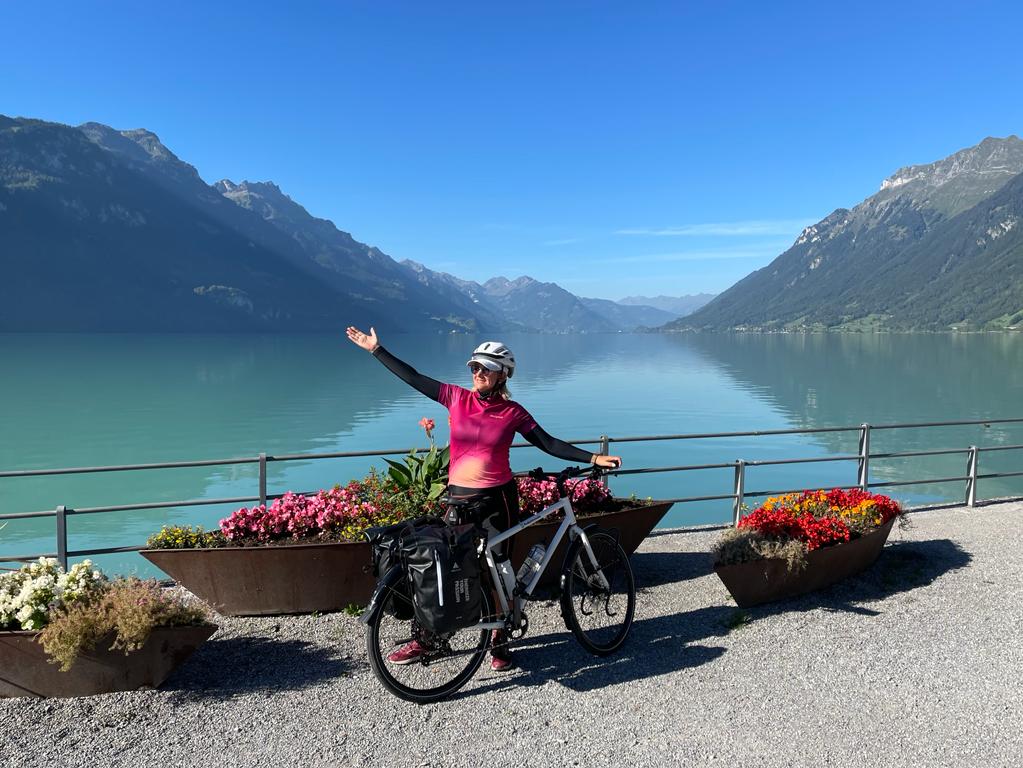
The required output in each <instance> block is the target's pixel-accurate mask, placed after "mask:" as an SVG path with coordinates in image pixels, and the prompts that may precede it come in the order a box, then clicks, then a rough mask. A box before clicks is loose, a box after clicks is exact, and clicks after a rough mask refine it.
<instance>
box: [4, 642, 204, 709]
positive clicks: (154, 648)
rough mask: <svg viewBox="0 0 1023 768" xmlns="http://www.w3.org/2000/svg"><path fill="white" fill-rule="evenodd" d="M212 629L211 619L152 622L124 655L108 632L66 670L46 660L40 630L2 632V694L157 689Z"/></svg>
mask: <svg viewBox="0 0 1023 768" xmlns="http://www.w3.org/2000/svg"><path fill="white" fill-rule="evenodd" d="M216 631H217V627H216V626H214V625H213V624H200V625H193V626H176V627H156V628H155V629H153V631H152V632H151V633H150V635H149V639H148V640H146V642H145V644H144V645H143V646H142V647H141V648H139V649H138V650H136V651H132V652H130V653H128V654H125V653H124V651H122V650H110V645H111V644H112V643H113V639H114V636H113V633H111V634H109V635H107V636H106V637H104V638H103V639H102V640H100V641H99V642H98V643H97V644H96V648H95V649H94V650H91V651H84V652H82V653H81V654H79V656H78V658H77V659H75V663H74V664H73V665H72V666H71V669H69V670H68V671H67V672H62V671H61V670H60V668H59V667H58V666H57V665H56V664H54V663H52V662H51V661H50V657H49V656H48V655H47V654H46V651H45V650H44V649H43V646H42V645H40V644H39V633H38V632H26V631H20V630H18V631H10V632H0V698H11V697H15V696H34V697H39V698H65V697H69V696H94V695H97V694H101V693H114V692H116V691H134V690H136V689H138V688H157V687H159V686H160V684H161V683H163V682H164V680H166V679H167V677H168V675H170V673H171V672H173V671H174V669H175V667H177V666H178V665H179V664H181V663H182V662H183V661H185V659H187V658H188V657H189V656H191V655H192V653H193V652H194V651H195V649H196V648H198V647H199V646H200V645H202V644H203V643H204V642H206V640H208V639H209V637H210V635H212V634H213V633H214V632H216Z"/></svg>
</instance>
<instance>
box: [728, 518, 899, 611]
mask: <svg viewBox="0 0 1023 768" xmlns="http://www.w3.org/2000/svg"><path fill="white" fill-rule="evenodd" d="M894 523H895V519H894V518H892V519H891V520H889V521H888V522H887V523H885V524H884V525H882V526H881V527H880V528H878V529H877V530H875V531H871V532H870V533H868V534H866V535H865V536H861V537H860V538H858V539H853V540H852V541H848V542H844V543H842V544H835V545H833V546H830V547H822V548H821V549H815V550H813V551H812V552H808V553H807V556H806V561H807V562H806V568H804V569H803V570H801V571H790V570H789V567H788V564H787V563H786V562H785V561H784V560H755V561H753V562H750V563H739V564H737V565H722V566H715V567H714V571H715V572H716V573H717V575H718V576H719V577H720V578H721V581H723V582H724V584H725V587H726V588H727V589H728V591H729V592H730V593H731V595H732V597H733V598H735V604H736V605H738V606H739V607H740V608H748V607H750V606H753V605H761V604H762V603H770V602H773V601H775V600H784V599H786V598H789V597H796V596H797V595H804V594H806V593H807V592H813V591H814V590H817V589H823V588H825V587H830V586H831V585H832V584H836V583H837V582H839V581H841V580H842V579H844V578H846V577H848V576H853V575H855V574H857V573H860V572H861V571H865V570H866V569H867V568H869V567H870V566H871V565H873V564H874V561H875V560H877V558H878V556H879V555H880V554H881V549H882V547H884V543H885V542H886V541H887V540H888V534H889V533H891V530H892V525H893V524H894Z"/></svg>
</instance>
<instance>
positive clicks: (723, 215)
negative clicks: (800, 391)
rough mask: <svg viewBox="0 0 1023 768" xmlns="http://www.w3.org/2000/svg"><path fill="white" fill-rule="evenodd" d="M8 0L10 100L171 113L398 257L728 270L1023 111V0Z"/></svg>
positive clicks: (93, 114) (12, 104)
mask: <svg viewBox="0 0 1023 768" xmlns="http://www.w3.org/2000/svg"><path fill="white" fill-rule="evenodd" d="M30 5H31V4H29V3H23V2H4V3H3V5H2V10H3V25H4V34H3V45H2V46H0V73H2V75H0V113H3V114H7V115H18V116H27V117H37V118H42V119H45V120H54V121H58V122H63V123H69V124H79V123H82V122H85V121H89V120H95V121H98V122H102V123H106V124H108V125H112V126H114V127H116V128H121V129H125V128H137V127H144V128H148V129H150V130H152V131H154V132H156V133H157V134H158V135H159V136H160V138H161V139H162V140H163V142H164V143H165V144H166V145H167V146H168V147H170V148H171V149H172V150H173V151H174V152H176V153H177V154H178V156H179V157H181V158H182V159H184V160H186V161H188V162H190V163H192V164H193V165H195V166H196V168H197V169H198V170H199V173H200V174H201V175H202V177H203V178H204V179H205V180H206V181H208V182H211V183H212V182H214V181H217V180H218V179H221V178H230V179H232V180H234V181H240V180H242V179H249V180H260V181H262V180H273V181H275V182H276V183H278V184H279V185H280V186H281V188H282V189H283V190H284V191H285V192H287V193H288V194H290V195H291V196H292V197H293V198H294V199H295V200H297V201H298V202H300V203H302V204H303V205H304V206H305V207H306V208H307V209H308V210H309V211H310V212H311V213H312V214H314V215H316V216H321V217H324V218H329V219H331V220H332V221H334V223H335V224H336V225H337V226H338V227H339V228H341V229H344V230H346V231H348V232H351V233H352V235H353V236H355V237H356V239H358V240H361V241H363V242H366V243H370V244H373V245H376V246H378V247H380V248H381V249H382V250H383V251H385V252H386V253H388V254H390V255H391V256H393V257H394V258H397V259H403V258H410V259H414V260H416V261H420V262H423V263H424V264H426V265H427V266H429V267H432V268H435V269H440V270H444V271H448V272H452V273H453V274H456V275H458V276H460V277H464V278H469V279H475V280H484V279H486V278H488V277H492V276H494V275H498V274H503V275H505V276H508V277H516V276H518V275H520V274H529V275H531V276H533V277H536V278H538V279H541V280H552V281H555V282H557V283H559V284H561V285H563V286H564V287H566V288H568V289H569V290H571V291H573V292H575V293H577V294H580V295H583V296H597V297H603V298H612V299H617V298H621V297H622V296H625V295H630V294H645V295H656V294H668V295H680V294H686V293H696V292H700V291H710V292H717V291H721V290H723V289H725V288H727V287H728V286H729V285H731V284H732V283H733V282H735V281H736V280H738V279H740V278H742V277H743V276H745V275H746V274H748V273H749V272H751V271H753V270H754V269H758V268H760V267H762V266H765V265H766V264H768V263H769V262H770V261H771V259H772V258H774V257H775V256H776V255H778V254H779V253H781V252H782V251H783V250H785V249H786V248H787V247H788V246H789V245H790V244H791V242H792V241H793V240H794V239H795V237H796V236H797V235H798V233H799V231H800V229H801V228H802V227H803V226H805V225H806V224H808V223H812V222H813V221H816V220H819V219H821V218H823V217H824V216H826V215H827V214H828V213H830V212H831V211H832V210H834V209H835V208H838V207H843V206H845V207H848V206H852V205H854V204H856V203H857V202H859V201H860V200H862V199H863V198H864V197H866V196H868V195H870V194H872V193H873V192H875V191H876V190H877V189H878V187H879V185H880V182H881V180H882V179H883V178H884V177H886V176H888V175H889V174H891V173H892V172H893V171H895V170H896V169H897V168H898V167H900V166H903V165H910V164H914V163H922V162H930V161H933V160H936V159H938V158H940V157H944V156H946V155H948V154H951V153H952V152H954V151H955V150H957V149H960V148H962V147H965V146H970V145H973V144H976V143H977V142H979V141H980V140H981V139H983V138H984V137H985V136H989V135H993V136H1006V135H1008V134H1011V133H1017V134H1019V133H1021V132H1023V99H1021V98H1020V94H1021V93H1023V66H1021V63H1020V62H1021V59H1020V58H1019V54H1018V50H1019V34H1018V33H1019V30H1020V29H1021V28H1023V25H1021V22H1023V13H1021V11H1020V5H1019V4H1018V3H1007V2H1006V3H994V2H983V1H981V2H973V3H969V4H967V3H950V4H946V3H942V2H926V3H917V2H907V3H891V2H887V3H859V4H855V5H848V4H842V5H837V4H833V3H819V2H818V3H784V2H776V3H759V4H757V3H739V2H727V1H725V2H708V3H703V4H696V3H681V2H674V3H625V2H621V3H602V2H587V3H575V2H543V3H531V2H518V3H514V4H511V3H506V4H500V5H499V4H492V3H445V2H434V3H391V2H320V3H312V2H294V3H280V2H275V3H262V2H251V1H250V2H245V3H230V2H214V3H210V2H204V3H191V2H178V3H173V4H162V5H159V6H157V5H147V4H139V3H137V2H133V3H120V2H116V3H115V2H91V3H89V2H80V1H79V2H55V3H46V4H38V7H35V8H33V7H30Z"/></svg>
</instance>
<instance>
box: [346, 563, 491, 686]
mask: <svg viewBox="0 0 1023 768" xmlns="http://www.w3.org/2000/svg"><path fill="white" fill-rule="evenodd" d="M407 578H408V577H407V576H405V575H402V576H401V578H400V580H399V581H397V582H395V583H394V585H393V586H392V588H390V589H388V590H387V592H386V594H385V595H384V596H383V598H382V600H383V604H382V605H381V608H380V610H378V611H377V612H376V615H375V616H374V617H373V619H372V620H371V621H370V623H369V625H368V626H367V627H366V651H367V654H368V656H369V665H370V668H371V669H372V670H373V674H374V675H375V676H376V678H377V680H379V681H380V682H381V684H383V686H384V687H385V688H387V690H389V691H390V692H391V693H393V694H394V695H395V696H398V697H399V698H402V699H405V700H406V701H412V702H415V703H417V704H427V703H429V702H432V701H440V700H441V699H444V698H446V697H448V696H450V695H451V694H453V693H454V692H455V691H457V690H458V689H459V688H461V687H462V686H463V685H465V684H466V683H467V682H468V681H469V679H470V678H471V677H472V676H473V675H474V674H476V670H478V669H479V668H480V665H481V664H482V663H483V658H484V656H485V655H486V653H487V648H488V647H489V640H490V631H489V630H473V629H471V628H470V629H461V630H458V631H457V632H452V633H446V634H445V635H441V636H437V635H430V633H427V632H425V630H422V629H419V628H418V625H416V623H415V619H412V620H407V621H402V620H400V619H398V618H396V617H395V614H398V615H402V614H403V613H404V614H405V615H408V614H407V611H409V610H410V609H411V601H410V599H409V594H410V592H409V591H408V589H407V587H406V585H405V584H404V582H405V581H406V579H407ZM481 597H482V615H483V616H489V615H490V598H489V596H488V595H487V590H486V588H484V589H483V592H482V595H481ZM391 601H401V602H396V603H395V604H396V605H397V606H399V610H394V607H395V606H392V605H390V604H389V603H390V602H391ZM404 603H408V605H404ZM388 609H391V610H388ZM413 639H416V640H420V641H421V642H424V644H426V645H429V646H434V647H436V648H437V655H436V656H435V657H431V658H430V661H429V663H427V664H424V663H423V662H422V661H419V660H415V661H412V662H411V663H408V664H405V665H400V666H399V665H396V664H393V663H391V662H389V661H387V656H388V655H389V654H390V653H392V652H393V651H395V650H397V649H398V648H399V647H401V646H402V645H404V644H405V643H406V642H409V641H411V640H413ZM452 641H454V643H455V647H452ZM445 649H446V650H445ZM462 659H465V660H466V661H465V663H462Z"/></svg>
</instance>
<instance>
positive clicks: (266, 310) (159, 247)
mask: <svg viewBox="0 0 1023 768" xmlns="http://www.w3.org/2000/svg"><path fill="white" fill-rule="evenodd" d="M150 136H151V134H147V133H144V132H143V133H138V134H137V136H136V138H138V139H139V141H140V142H141V143H139V142H136V141H135V140H133V138H131V137H121V138H122V139H123V141H117V142H116V148H113V149H111V148H108V147H106V146H104V145H103V144H102V143H99V142H97V141H94V140H93V138H92V137H91V136H90V135H89V133H88V132H87V131H86V130H78V129H76V128H71V127H68V126H63V125H57V124H54V123H45V122H42V121H38V120H25V119H11V118H7V117H0V249H2V251H0V253H2V259H3V265H4V280H3V282H2V284H0V328H2V329H3V330H6V331H26V330H27V331H67V330H83V331H85V330H87V331H111V330H117V331H127V330H150V331H170V330H174V331H200V330H206V329H211V328H212V329H216V330H232V331H234V330H271V329H275V328H281V327H284V328H289V329H294V330H312V329H318V328H323V327H326V326H328V325H331V324H336V323H337V322H338V321H339V320H340V316H339V313H337V312H336V302H337V298H336V296H335V295H334V293H333V292H332V291H330V290H327V289H326V288H324V287H323V286H322V285H321V284H320V283H319V282H318V281H317V280H315V279H314V278H313V277H312V276H310V275H309V274H308V273H306V272H304V271H302V270H300V269H298V268H297V267H296V266H295V265H294V264H292V263H289V262H288V261H287V260H285V259H282V258H281V256H280V255H279V254H278V253H276V252H275V251H274V250H272V249H271V248H268V247H267V246H266V245H265V244H263V243H261V242H256V241H253V240H252V239H250V238H249V237H247V236H246V235H245V234H244V233H243V232H240V231H238V229H236V228H233V227H229V226H225V224H224V221H223V219H222V217H221V216H219V215H218V214H217V213H216V212H215V211H214V210H213V207H214V206H212V205H206V204H202V203H197V202H196V201H195V200H194V199H189V197H188V196H182V195H178V194H174V193H172V192H170V191H169V190H168V187H174V186H179V187H182V188H189V187H192V186H194V185H195V184H201V181H197V178H198V177H197V175H196V176H194V177H193V176H192V174H191V173H190V172H189V168H190V166H184V164H182V163H180V161H177V160H176V158H173V156H172V155H170V154H169V153H166V152H164V151H162V150H160V149H159V148H158V147H157V145H156V144H158V142H157V143H153V142H151V140H150ZM107 138H110V140H111V142H113V141H114V140H113V137H107ZM146 145H149V146H150V149H149V150H147V149H146ZM160 146H162V145H160ZM147 164H149V165H156V164H166V166H167V167H168V168H170V169H172V172H171V173H170V174H167V175H166V176H165V177H162V178H161V179H160V180H159V181H157V180H155V179H154V178H153V175H152V174H149V173H143V172H139V170H138V167H139V166H140V165H147ZM191 170H192V171H194V169H191ZM209 194H210V195H211V196H215V197H217V198H220V196H219V195H216V193H215V192H213V191H212V190H210V192H209ZM220 200H221V201H222V202H221V206H222V207H223V208H225V209H226V208H228V207H230V208H236V206H234V205H233V204H231V203H230V202H228V201H224V200H223V198H220ZM334 327H337V326H336V325H334Z"/></svg>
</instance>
